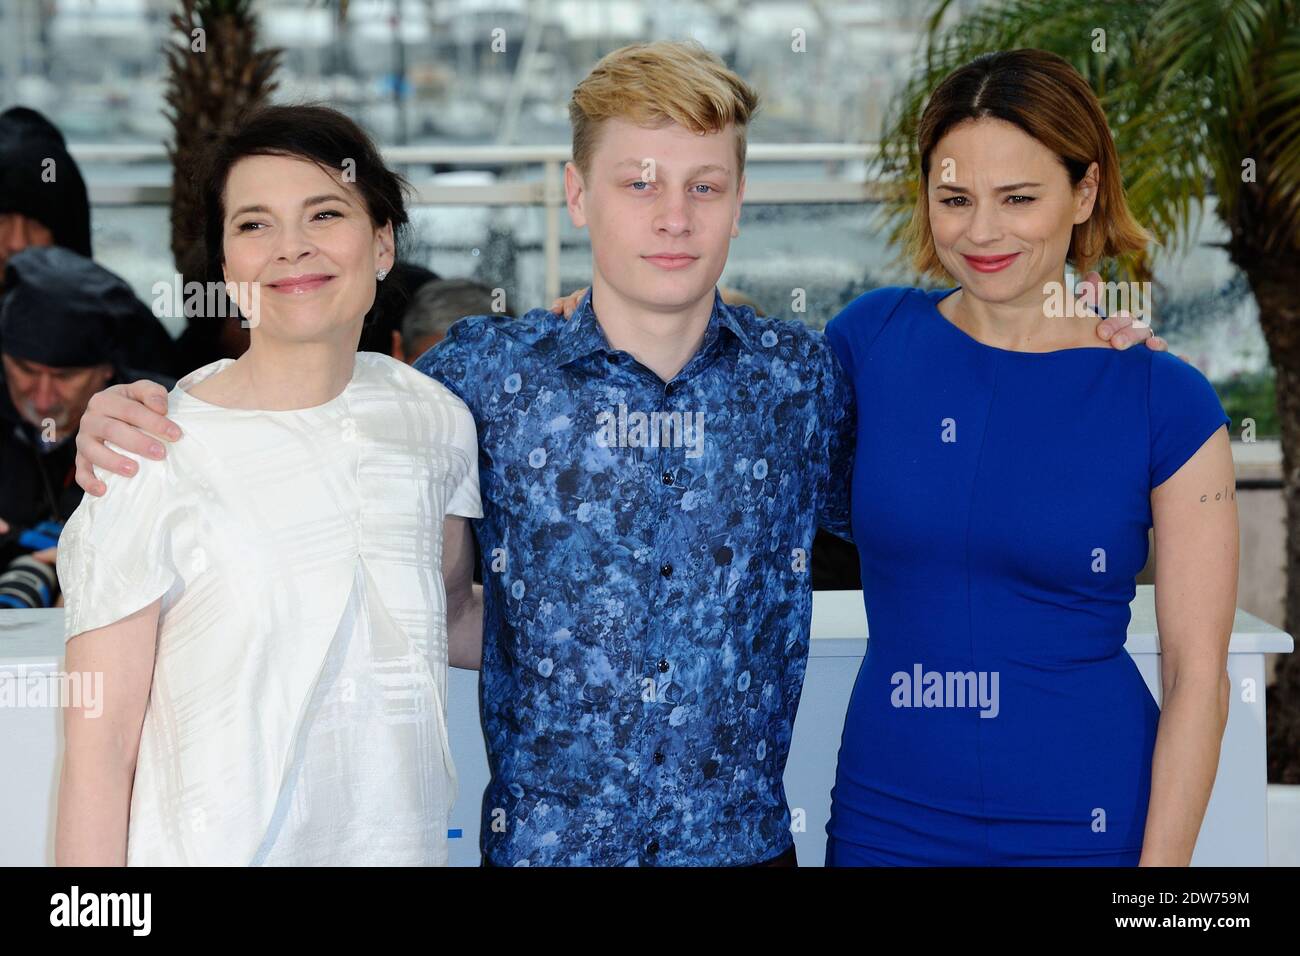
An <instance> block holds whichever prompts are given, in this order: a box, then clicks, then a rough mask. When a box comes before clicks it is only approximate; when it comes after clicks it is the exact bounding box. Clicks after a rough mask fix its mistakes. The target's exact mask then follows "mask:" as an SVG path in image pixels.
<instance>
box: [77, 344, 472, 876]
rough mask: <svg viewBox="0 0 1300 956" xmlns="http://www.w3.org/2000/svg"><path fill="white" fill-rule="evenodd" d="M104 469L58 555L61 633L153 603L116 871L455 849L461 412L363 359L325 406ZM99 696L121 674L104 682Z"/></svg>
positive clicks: (427, 857) (217, 415)
mask: <svg viewBox="0 0 1300 956" xmlns="http://www.w3.org/2000/svg"><path fill="white" fill-rule="evenodd" d="M232 361H233V359H221V360H218V361H216V362H213V363H212V364H210V365H206V366H204V367H203V368H201V369H198V370H197V371H195V372H191V373H190V374H189V375H187V376H185V377H184V378H182V379H181V380H180V381H179V382H178V383H177V384H176V387H175V388H174V389H172V391H171V393H170V394H169V396H168V407H169V411H168V416H169V417H170V418H171V419H172V420H173V421H175V422H176V423H177V424H178V425H179V426H180V428H181V431H182V437H181V438H180V439H179V440H178V441H176V442H174V443H171V444H169V445H167V446H166V447H167V455H166V457H165V458H164V459H163V460H162V461H154V460H153V459H149V458H141V457H138V456H136V455H133V454H131V453H129V452H126V451H123V450H122V449H120V448H117V447H116V446H111V447H113V448H114V450H115V451H118V452H119V453H121V454H124V455H126V456H127V457H129V458H132V459H133V460H135V461H137V462H139V470H138V472H137V474H136V475H135V476H134V477H131V478H125V477H123V476H121V475H117V474H115V473H110V472H103V473H101V472H99V471H98V470H97V472H96V474H97V475H98V477H99V478H100V479H101V480H102V481H103V482H104V483H105V484H106V485H107V487H108V491H107V492H106V493H105V495H104V496H103V497H100V498H96V497H95V496H93V495H86V496H85V497H84V498H83V499H82V502H81V505H80V506H79V507H78V508H77V510H76V511H75V512H74V513H73V515H72V517H71V518H70V519H69V521H68V523H67V526H66V527H65V529H64V531H63V533H62V535H61V537H60V540H59V550H58V573H59V581H60V583H61V585H62V587H63V593H64V602H65V635H66V638H67V639H71V638H72V637H74V636H75V635H77V634H81V633H82V632H84V631H89V630H93V629H95V628H99V627H103V626H105V625H107V624H112V623H113V622H115V621H118V620H121V619H122V618H124V617H127V616H129V615H131V614H133V613H134V612H136V611H138V610H139V609H140V608H142V607H146V606H148V605H149V604H151V603H152V602H153V601H154V600H156V599H157V598H159V597H162V604H161V615H160V620H159V626H158V644H157V651H156V655H155V663H154V677H153V686H152V688H151V689H150V692H149V702H148V707H147V710H146V712H145V717H144V728H143V733H142V736H141V739H140V752H139V758H138V761H137V764H136V773H135V786H134V790H133V792H132V796H131V819H130V829H129V832H128V838H127V864H128V865H130V866H141V865H145V866H150V865H166V866H170V865H191V864H197V865H259V864H264V865H294V866H301V865H445V864H446V862H447V823H448V816H449V812H450V809H451V805H452V804H453V803H454V801H455V798H456V794H457V780H456V770H455V767H454V765H453V764H452V758H451V752H450V747H449V744H448V740H447V729H446V703H445V702H446V687H447V626H446V595H445V592H444V590H443V582H442V574H441V563H442V532H443V519H444V517H445V516H447V515H461V516H464V517H468V518H477V517H481V516H482V508H481V505H480V503H479V493H478V452H477V443H476V435H475V430H474V420H473V418H472V417H471V415H470V412H469V410H468V409H467V408H466V407H465V404H464V403H463V402H462V401H461V400H460V399H459V398H457V397H456V396H455V395H454V394H452V392H450V391H449V390H448V389H447V388H446V387H445V386H444V385H442V384H441V383H439V382H436V381H434V380H433V379H431V378H428V377H427V376H425V375H423V374H421V373H420V372H417V371H415V370H414V369H412V368H409V367H408V366H406V365H403V364H402V363H401V362H398V361H396V360H395V359H392V358H389V357H388V356H386V355H381V354H379V353H376V352H358V353H357V357H356V364H355V367H354V370H353V377H352V380H351V382H350V383H349V384H348V386H347V388H345V389H344V390H343V391H342V392H341V393H340V394H339V395H338V396H336V397H335V398H333V399H331V400H330V401H328V402H326V403H325V404H323V405H317V406H314V407H312V408H305V409H296V410H293V411H260V410H258V411H250V410H238V409H229V408H223V407H221V406H217V405H212V404H210V403H208V402H205V401H202V400H201V399H198V398H195V397H194V396H192V395H190V394H189V393H188V392H187V391H186V390H187V389H188V388H189V387H191V386H193V385H195V384H197V383H198V382H200V381H202V380H203V379H205V378H207V377H208V376H210V375H212V374H214V373H216V372H218V371H220V370H221V369H223V368H225V367H226V366H227V365H228V364H230V363H231V362H232ZM106 693H112V688H111V687H110V688H106Z"/></svg>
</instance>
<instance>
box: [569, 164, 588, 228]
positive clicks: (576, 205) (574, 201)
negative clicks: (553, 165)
mask: <svg viewBox="0 0 1300 956" xmlns="http://www.w3.org/2000/svg"><path fill="white" fill-rule="evenodd" d="M586 196H587V185H586V183H585V182H584V181H583V178H582V173H581V172H580V171H579V169H578V167H577V165H576V164H575V163H574V162H573V160H569V162H567V163H565V164H564V199H565V202H566V204H567V205H568V207H569V218H570V219H571V220H572V221H573V225H574V226H576V227H577V228H578V229H581V228H583V227H584V226H586V225H587V214H586V212H585V211H584V210H583V208H582V207H583V201H584V200H585V199H586Z"/></svg>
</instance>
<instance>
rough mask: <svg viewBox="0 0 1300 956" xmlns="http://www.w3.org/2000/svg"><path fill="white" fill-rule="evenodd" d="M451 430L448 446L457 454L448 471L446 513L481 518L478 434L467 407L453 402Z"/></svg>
mask: <svg viewBox="0 0 1300 956" xmlns="http://www.w3.org/2000/svg"><path fill="white" fill-rule="evenodd" d="M457 404H458V405H459V406H460V407H459V408H458V409H457V410H456V415H455V423H456V424H455V429H454V434H453V435H452V440H451V445H452V446H453V447H454V448H455V449H456V451H458V452H459V453H460V454H459V455H457V457H458V458H460V459H462V461H458V462H457V463H456V464H455V466H454V467H453V468H452V476H453V478H452V483H453V487H454V490H453V491H452V494H451V497H450V498H449V499H448V501H447V514H449V515H458V516H460V517H462V518H481V517H483V503H482V501H481V500H480V499H479V492H478V431H477V429H475V427H474V416H473V415H471V414H470V411H469V408H468V407H467V406H466V405H465V404H464V403H463V402H461V401H460V400H459V399H457Z"/></svg>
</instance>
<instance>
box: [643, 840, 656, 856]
mask: <svg viewBox="0 0 1300 956" xmlns="http://www.w3.org/2000/svg"><path fill="white" fill-rule="evenodd" d="M645 851H646V852H647V853H649V854H650V855H651V856H654V855H655V854H656V853H658V852H659V841H658V840H651V841H650V842H649V843H647V844H646V848H645Z"/></svg>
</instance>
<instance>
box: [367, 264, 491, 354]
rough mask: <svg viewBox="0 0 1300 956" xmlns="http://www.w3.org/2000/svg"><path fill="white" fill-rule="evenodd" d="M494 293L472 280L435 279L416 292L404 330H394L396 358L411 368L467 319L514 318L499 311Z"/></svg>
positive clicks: (402, 325)
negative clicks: (468, 316) (484, 316)
mask: <svg viewBox="0 0 1300 956" xmlns="http://www.w3.org/2000/svg"><path fill="white" fill-rule="evenodd" d="M497 305H498V300H497V298H496V297H495V296H494V295H493V292H492V290H491V289H489V288H488V287H487V286H485V285H483V284H482V283H481V282H475V281H473V280H472V279H434V280H433V281H432V282H426V283H425V284H424V285H422V286H420V288H419V289H417V290H416V292H415V297H414V298H413V299H412V300H411V304H410V305H409V306H408V307H407V309H406V314H405V315H404V316H402V324H401V328H400V330H399V329H393V331H392V337H393V338H392V341H393V353H392V354H393V358H395V359H397V360H398V361H400V362H405V363H406V364H408V365H410V364H412V363H414V362H415V360H416V359H418V358H419V357H420V356H421V355H423V354H424V353H425V352H427V351H429V349H431V348H433V347H434V346H435V345H437V344H438V343H439V342H441V341H442V340H443V339H444V338H445V337H446V335H447V330H448V329H450V328H451V327H452V326H453V325H455V324H456V323H457V322H459V321H460V320H461V319H462V318H464V317H465V316H467V315H491V314H493V313H494V312H495V313H498V314H501V315H513V314H514V313H512V312H509V311H507V310H505V309H498V308H496V307H495V306H497Z"/></svg>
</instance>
